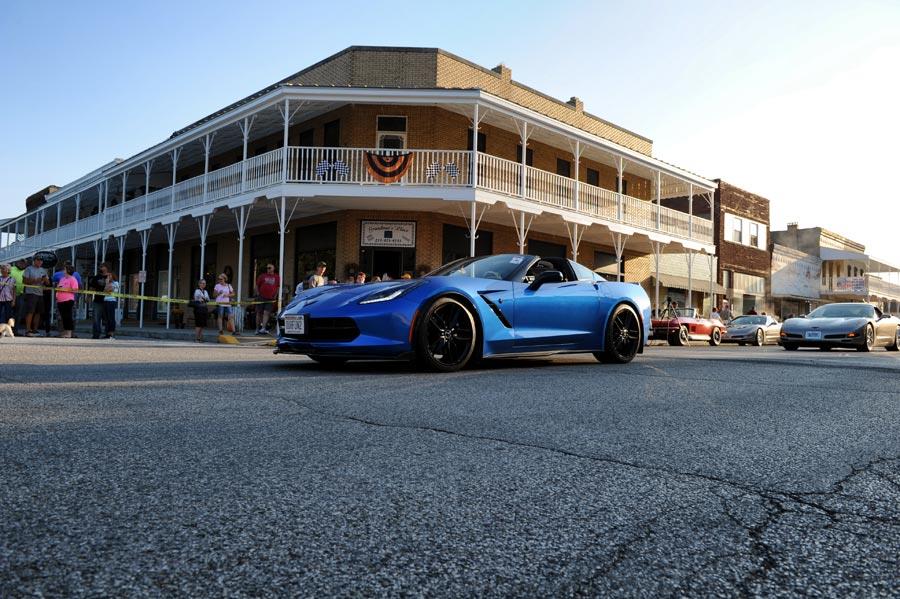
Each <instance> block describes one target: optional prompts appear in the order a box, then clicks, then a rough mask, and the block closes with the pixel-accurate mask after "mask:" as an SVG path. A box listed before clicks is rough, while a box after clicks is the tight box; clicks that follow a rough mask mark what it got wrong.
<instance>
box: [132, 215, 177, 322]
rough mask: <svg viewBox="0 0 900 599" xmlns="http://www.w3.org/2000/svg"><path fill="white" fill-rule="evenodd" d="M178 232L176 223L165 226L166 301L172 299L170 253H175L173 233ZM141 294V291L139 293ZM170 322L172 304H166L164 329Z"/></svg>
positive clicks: (169, 302)
mask: <svg viewBox="0 0 900 599" xmlns="http://www.w3.org/2000/svg"><path fill="white" fill-rule="evenodd" d="M176 231H178V223H177V222H175V223H169V224H167V225H166V241H168V242H169V267H168V271H167V273H168V281H167V282H166V295H168V296H169V297H168V299H170V300H171V299H172V295H173V294H172V253H173V252H174V251H175V232H176ZM141 293H142V294H143V291H142V292H141ZM171 320H172V302H171V301H168V302H166V328H167V329H168V328H169V323H170V322H171Z"/></svg>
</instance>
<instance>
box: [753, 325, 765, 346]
mask: <svg viewBox="0 0 900 599" xmlns="http://www.w3.org/2000/svg"><path fill="white" fill-rule="evenodd" d="M765 344H766V334H765V333H763V330H762V329H756V336H755V337H754V338H753V345H755V346H756V347H762V346H763V345H765Z"/></svg>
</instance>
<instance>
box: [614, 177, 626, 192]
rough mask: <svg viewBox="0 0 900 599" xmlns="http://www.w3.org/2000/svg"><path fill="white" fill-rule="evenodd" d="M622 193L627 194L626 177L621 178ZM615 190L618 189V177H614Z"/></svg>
mask: <svg viewBox="0 0 900 599" xmlns="http://www.w3.org/2000/svg"><path fill="white" fill-rule="evenodd" d="M621 182H622V195H626V196H627V195H628V181H627V180H626V179H622V181H621ZM616 191H619V177H618V176H617V177H616Z"/></svg>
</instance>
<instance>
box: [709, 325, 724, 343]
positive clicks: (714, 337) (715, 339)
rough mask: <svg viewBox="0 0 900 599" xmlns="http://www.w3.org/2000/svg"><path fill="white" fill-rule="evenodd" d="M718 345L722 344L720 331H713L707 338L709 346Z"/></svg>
mask: <svg viewBox="0 0 900 599" xmlns="http://www.w3.org/2000/svg"><path fill="white" fill-rule="evenodd" d="M720 343H722V331H720V330H719V329H713V330H712V334H711V335H710V336H709V344H710V345H712V346H713V347H716V346H717V345H719V344H720Z"/></svg>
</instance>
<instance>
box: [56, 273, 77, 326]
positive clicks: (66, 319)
mask: <svg viewBox="0 0 900 599" xmlns="http://www.w3.org/2000/svg"><path fill="white" fill-rule="evenodd" d="M74 272H75V267H74V266H72V265H71V264H67V265H66V274H65V275H64V276H63V278H61V279H60V280H59V285H58V286H57V287H56V307H57V308H59V315H60V317H62V322H63V332H62V334H61V335H60V337H65V338H67V339H70V338H71V337H72V330H73V329H74V328H75V326H74V322H73V321H72V308H73V307H74V306H75V292H76V291H78V279H76V278H75V277H73V276H72V275H73V273H74Z"/></svg>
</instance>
